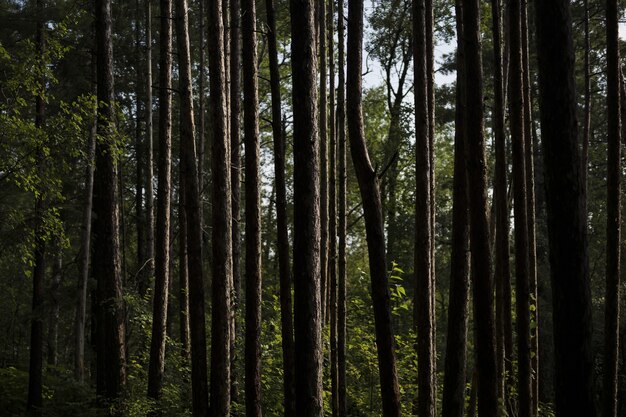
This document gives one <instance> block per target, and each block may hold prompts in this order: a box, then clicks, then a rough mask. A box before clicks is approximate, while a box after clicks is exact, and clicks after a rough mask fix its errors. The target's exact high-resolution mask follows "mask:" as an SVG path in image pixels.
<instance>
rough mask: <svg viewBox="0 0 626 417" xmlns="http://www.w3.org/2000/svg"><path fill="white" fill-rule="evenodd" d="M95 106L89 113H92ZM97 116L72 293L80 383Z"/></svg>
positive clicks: (91, 136)
mask: <svg viewBox="0 0 626 417" xmlns="http://www.w3.org/2000/svg"><path fill="white" fill-rule="evenodd" d="M91 68H92V75H93V78H92V80H91V82H92V87H93V89H94V92H95V90H96V61H95V54H92V63H91ZM96 111H97V106H94V108H93V112H94V116H95V115H96ZM96 129H97V119H96V117H94V119H93V124H92V125H91V129H90V131H89V142H88V144H89V148H88V149H87V166H86V168H85V190H84V192H85V194H84V197H83V198H84V202H83V213H82V214H83V218H82V226H81V236H80V242H81V243H80V255H79V271H78V273H79V279H78V291H77V296H76V321H75V328H74V332H75V333H74V378H75V379H76V381H78V382H80V383H83V382H84V381H85V325H86V323H87V288H88V287H89V254H90V246H91V210H92V207H93V204H92V199H93V176H94V158H95V153H96Z"/></svg>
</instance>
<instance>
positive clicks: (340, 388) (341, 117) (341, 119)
mask: <svg viewBox="0 0 626 417" xmlns="http://www.w3.org/2000/svg"><path fill="white" fill-rule="evenodd" d="M344 13H345V11H344V2H343V0H338V1H337V26H338V27H337V37H338V39H337V41H338V46H337V49H338V56H337V59H338V62H337V67H338V79H337V81H338V88H337V145H338V169H339V172H338V173H337V175H338V180H339V181H338V182H339V197H338V207H337V211H338V214H339V228H338V230H337V237H338V243H339V247H338V251H337V256H338V259H337V267H338V273H339V275H338V277H337V402H338V409H337V416H338V417H346V416H347V415H348V404H347V390H346V387H347V383H346V218H347V216H346V183H347V172H346V126H345V120H346V103H345V69H344V66H345V65H344V20H345V19H344V16H345V15H344Z"/></svg>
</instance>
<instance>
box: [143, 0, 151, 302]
mask: <svg viewBox="0 0 626 417" xmlns="http://www.w3.org/2000/svg"><path fill="white" fill-rule="evenodd" d="M144 1H145V14H146V16H145V18H146V81H145V82H146V84H145V86H146V107H145V109H144V113H145V114H144V117H145V124H146V127H145V128H146V137H145V146H146V149H145V152H146V174H145V176H146V266H145V268H146V273H145V274H144V275H143V279H142V281H141V284H140V286H139V294H140V295H141V296H143V295H145V293H146V291H147V290H148V286H149V284H150V279H152V277H153V275H154V181H153V178H154V141H153V139H152V2H151V1H150V0H144Z"/></svg>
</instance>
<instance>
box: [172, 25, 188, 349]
mask: <svg viewBox="0 0 626 417" xmlns="http://www.w3.org/2000/svg"><path fill="white" fill-rule="evenodd" d="M178 18H179V16H177V19H176V24H178ZM180 118H181V121H180V122H181V128H182V123H183V122H184V121H183V120H182V118H183V115H182V114H181V117H180ZM184 152H185V151H184V146H180V161H179V185H178V316H179V322H180V344H181V345H182V349H183V352H182V353H183V358H184V359H185V360H187V361H188V360H189V359H190V358H191V356H190V353H191V346H190V340H189V339H190V337H189V332H190V327H189V269H188V268H187V264H188V262H189V261H188V260H187V239H188V237H187V233H188V229H187V212H186V202H185V193H186V192H187V190H186V188H187V185H186V181H185V172H184V170H185V167H184V162H183V160H184V158H185V156H184Z"/></svg>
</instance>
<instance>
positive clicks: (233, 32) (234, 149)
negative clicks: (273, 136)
mask: <svg viewBox="0 0 626 417" xmlns="http://www.w3.org/2000/svg"><path fill="white" fill-rule="evenodd" d="M229 6H230V13H229V14H230V65H229V69H230V100H229V104H230V115H229V116H230V152H231V156H230V161H231V168H230V175H231V190H232V197H231V206H232V235H233V237H232V239H233V243H232V245H233V249H232V251H233V278H232V279H233V291H232V295H231V296H232V300H231V306H232V320H231V329H230V331H231V335H230V340H231V342H230V355H231V356H230V395H231V397H232V398H231V400H232V401H233V403H236V402H238V401H239V392H238V391H239V390H238V387H239V383H238V375H237V366H236V364H237V335H238V334H239V330H238V327H237V322H236V320H237V315H236V312H237V311H238V310H239V301H240V299H241V227H240V223H239V220H240V217H241V208H240V206H241V191H240V190H241V127H240V117H241V34H240V29H241V28H240V26H241V7H240V0H230V3H229Z"/></svg>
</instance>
